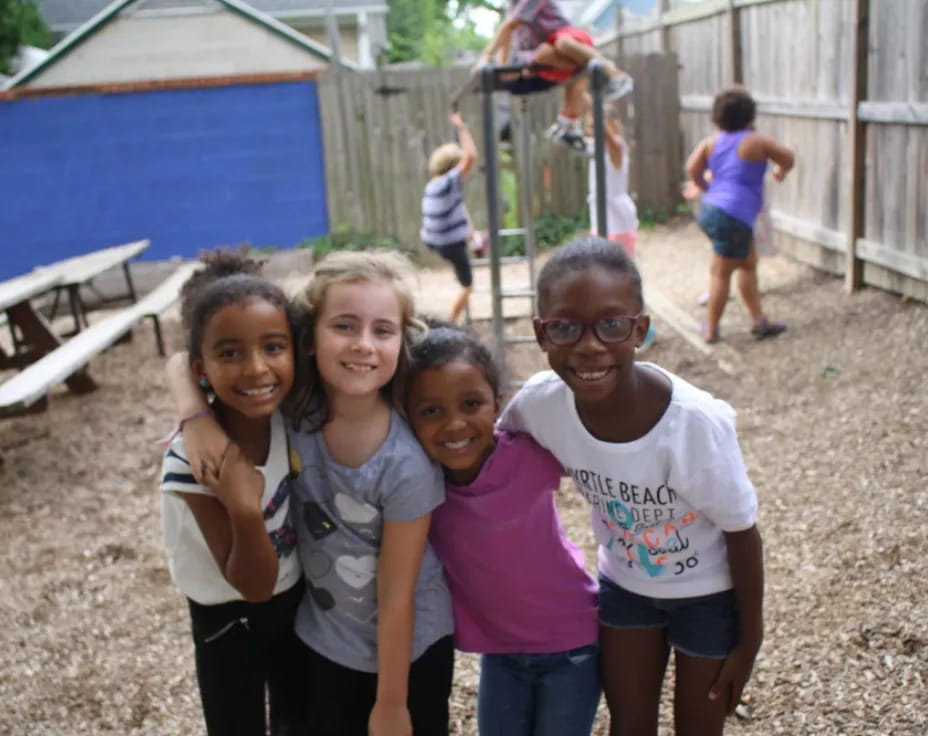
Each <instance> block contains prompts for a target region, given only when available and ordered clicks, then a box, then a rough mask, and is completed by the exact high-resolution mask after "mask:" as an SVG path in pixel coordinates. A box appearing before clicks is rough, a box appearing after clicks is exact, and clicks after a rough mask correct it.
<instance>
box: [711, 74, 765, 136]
mask: <svg viewBox="0 0 928 736" xmlns="http://www.w3.org/2000/svg"><path fill="white" fill-rule="evenodd" d="M756 114H757V103H756V102H754V98H753V97H751V93H750V92H748V91H747V90H746V89H745V88H744V87H737V86H736V87H729V88H728V89H723V90H722V91H721V92H719V93H718V94H717V95H716V96H715V99H714V100H712V122H713V123H715V124H716V125H717V126H718V127H719V128H720V129H721V130H725V131H728V132H730V133H732V132H736V131H739V130H744V129H745V128H748V127H750V126H751V123H753V122H754V116H755V115H756Z"/></svg>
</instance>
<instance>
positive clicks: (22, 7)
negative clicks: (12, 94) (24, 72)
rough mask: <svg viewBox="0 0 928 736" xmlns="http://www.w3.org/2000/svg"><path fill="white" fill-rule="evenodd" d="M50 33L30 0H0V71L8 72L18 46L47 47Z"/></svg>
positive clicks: (50, 39)
mask: <svg viewBox="0 0 928 736" xmlns="http://www.w3.org/2000/svg"><path fill="white" fill-rule="evenodd" d="M51 42H52V34H51V31H49V29H48V26H46V25H45V21H43V20H42V16H41V15H40V14H39V9H38V8H37V7H36V6H35V3H33V2H32V0H0V72H2V73H3V74H9V73H10V72H11V71H12V69H11V68H10V62H11V61H12V59H13V56H15V55H16V52H17V50H18V49H19V47H20V46H23V45H26V46H37V47H38V48H42V49H47V48H48V47H49V46H50V45H51Z"/></svg>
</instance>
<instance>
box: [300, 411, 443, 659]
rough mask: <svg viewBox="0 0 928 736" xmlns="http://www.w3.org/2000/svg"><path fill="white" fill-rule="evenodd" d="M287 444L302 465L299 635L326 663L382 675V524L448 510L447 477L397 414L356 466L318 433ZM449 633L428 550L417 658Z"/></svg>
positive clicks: (438, 572)
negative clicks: (444, 506)
mask: <svg viewBox="0 0 928 736" xmlns="http://www.w3.org/2000/svg"><path fill="white" fill-rule="evenodd" d="M290 447H291V451H292V452H294V453H296V455H297V456H298V465H297V467H298V468H299V471H298V476H297V478H296V479H295V481H294V483H293V490H292V493H293V496H292V498H291V501H290V505H291V506H290V508H291V518H292V521H293V525H294V526H295V527H296V529H297V538H298V549H299V553H300V560H301V562H302V567H303V573H304V575H305V577H306V594H305V596H304V598H303V601H302V602H301V603H300V608H299V610H298V612H297V616H296V632H297V634H298V635H299V636H300V638H301V639H302V640H303V641H304V642H305V643H306V644H307V645H308V646H309V647H311V648H312V649H313V650H314V651H315V652H317V653H318V654H321V655H322V656H324V657H326V658H327V659H330V660H332V661H333V662H336V663H338V664H340V665H342V666H344V667H348V668H350V669H353V670H359V671H362V672H376V671H377V581H376V574H377V559H378V555H379V552H380V545H381V539H382V534H383V522H384V520H386V521H410V520H412V519H417V518H419V517H421V516H424V515H425V514H427V513H429V512H431V511H432V509H434V508H435V507H436V506H438V505H440V504H441V503H443V502H444V500H445V488H444V481H443V479H442V474H441V470H440V469H439V467H438V466H437V465H436V464H435V463H433V462H432V461H431V460H429V459H428V457H427V456H426V454H425V452H424V451H423V450H422V448H421V446H420V445H419V443H418V441H417V440H416V438H415V436H414V435H413V433H412V430H411V429H410V428H409V426H408V425H407V424H406V422H405V421H404V420H403V418H402V417H401V416H400V415H399V414H397V413H396V412H394V413H393V414H392V416H391V419H390V431H389V432H388V434H387V438H386V439H385V440H384V442H383V444H382V445H381V446H380V448H379V449H378V450H377V452H375V453H374V455H373V456H372V457H371V458H370V459H369V460H367V462H365V463H364V464H363V465H362V466H361V467H358V468H352V467H347V466H345V465H340V464H339V463H337V462H335V461H334V460H333V459H332V457H331V456H330V455H329V452H328V449H327V448H326V446H325V440H324V439H323V436H322V432H319V431H303V429H302V428H301V429H300V430H296V431H293V430H291V432H290ZM292 462H294V463H296V462H297V458H296V457H294V458H293V460H292ZM453 631H454V622H453V619H452V614H451V597H450V594H449V592H448V586H447V584H446V582H445V576H444V572H443V571H442V567H441V563H440V562H439V561H438V558H437V557H436V556H435V552H434V550H433V549H432V547H431V545H428V546H426V549H425V555H424V557H423V559H422V567H421V569H420V571H419V580H418V582H417V584H416V619H415V631H414V635H413V647H412V660H416V659H418V658H419V656H420V655H421V654H422V653H423V652H424V651H425V650H426V649H427V648H428V647H429V646H431V645H432V644H434V643H435V642H436V641H437V640H438V639H440V638H442V637H444V636H448V635H449V634H451V633H453Z"/></svg>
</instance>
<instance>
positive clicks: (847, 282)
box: [844, 0, 870, 293]
mask: <svg viewBox="0 0 928 736" xmlns="http://www.w3.org/2000/svg"><path fill="white" fill-rule="evenodd" d="M853 22H854V25H853V28H854V33H853V36H852V39H851V44H852V52H851V59H852V64H853V76H852V77H851V79H852V82H851V94H850V101H849V109H848V125H847V137H848V145H847V148H848V151H850V152H851V161H850V166H849V167H848V170H849V173H848V190H847V198H848V208H847V212H848V214H847V244H846V245H845V255H846V265H845V269H844V290H845V291H847V292H849V293H850V292H853V291H855V290H856V289H858V288H860V285H861V281H862V280H863V262H862V261H861V260H860V259H859V258H858V257H857V239H858V238H860V237H863V231H864V189H865V183H866V182H865V176H866V171H865V163H866V155H867V135H866V130H865V123H864V122H863V121H861V120H860V118H859V116H858V107H859V105H860V102H861V101H862V100H865V99H866V98H867V55H868V47H869V43H870V0H854V14H853Z"/></svg>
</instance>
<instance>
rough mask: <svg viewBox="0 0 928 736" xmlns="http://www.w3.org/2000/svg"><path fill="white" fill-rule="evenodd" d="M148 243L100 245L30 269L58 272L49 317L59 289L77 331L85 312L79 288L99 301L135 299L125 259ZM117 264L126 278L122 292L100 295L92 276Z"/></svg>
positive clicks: (83, 321)
mask: <svg viewBox="0 0 928 736" xmlns="http://www.w3.org/2000/svg"><path fill="white" fill-rule="evenodd" d="M150 245H151V241H150V240H136V241H134V242H132V243H126V244H125V245H115V246H113V247H111V248H102V249H100V250H95V251H92V252H90V253H84V254H83V255H79V256H73V257H72V258H66V259H64V260H63V261H56V262H55V263H49V264H47V265H44V266H37V267H36V268H35V269H34V270H35V271H36V272H40V273H50V274H56V275H58V277H59V279H58V284H57V285H56V286H55V299H54V302H53V304H52V307H51V314H50V316H49V319H54V318H55V314H56V313H57V311H58V303H59V301H60V299H61V293H62V291H64V292H67V295H68V301H69V303H70V306H71V314H72V315H73V317H74V331H75V332H80V331H81V329H83V328H84V327H87V325H88V324H89V323H88V322H87V315H86V313H85V309H84V303H83V301H82V300H81V287H82V286H86V287H87V288H89V289H91V290H93V291H94V292H95V293H96V294H97V297H98V299H99V302H100V303H101V304H107V303H109V302H114V301H120V300H124V299H128V300H129V301H131V302H135V301H136V296H135V284H133V282H132V274H131V273H130V271H129V261H131V260H132V259H133V258H135V257H136V256H138V255H139V254H141V253H143V252H144V251H145V250H146V249H147V248H148V247H149V246H150ZM117 266H120V267H121V268H122V271H123V276H124V278H125V280H126V293H125V294H116V295H115V296H104V295H103V294H101V293H100V292H99V291H98V290H97V289H96V287H95V286H94V283H93V282H94V279H95V278H97V277H98V276H100V275H101V274H103V273H106V272H107V271H109V270H110V269H112V268H116V267H117Z"/></svg>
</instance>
